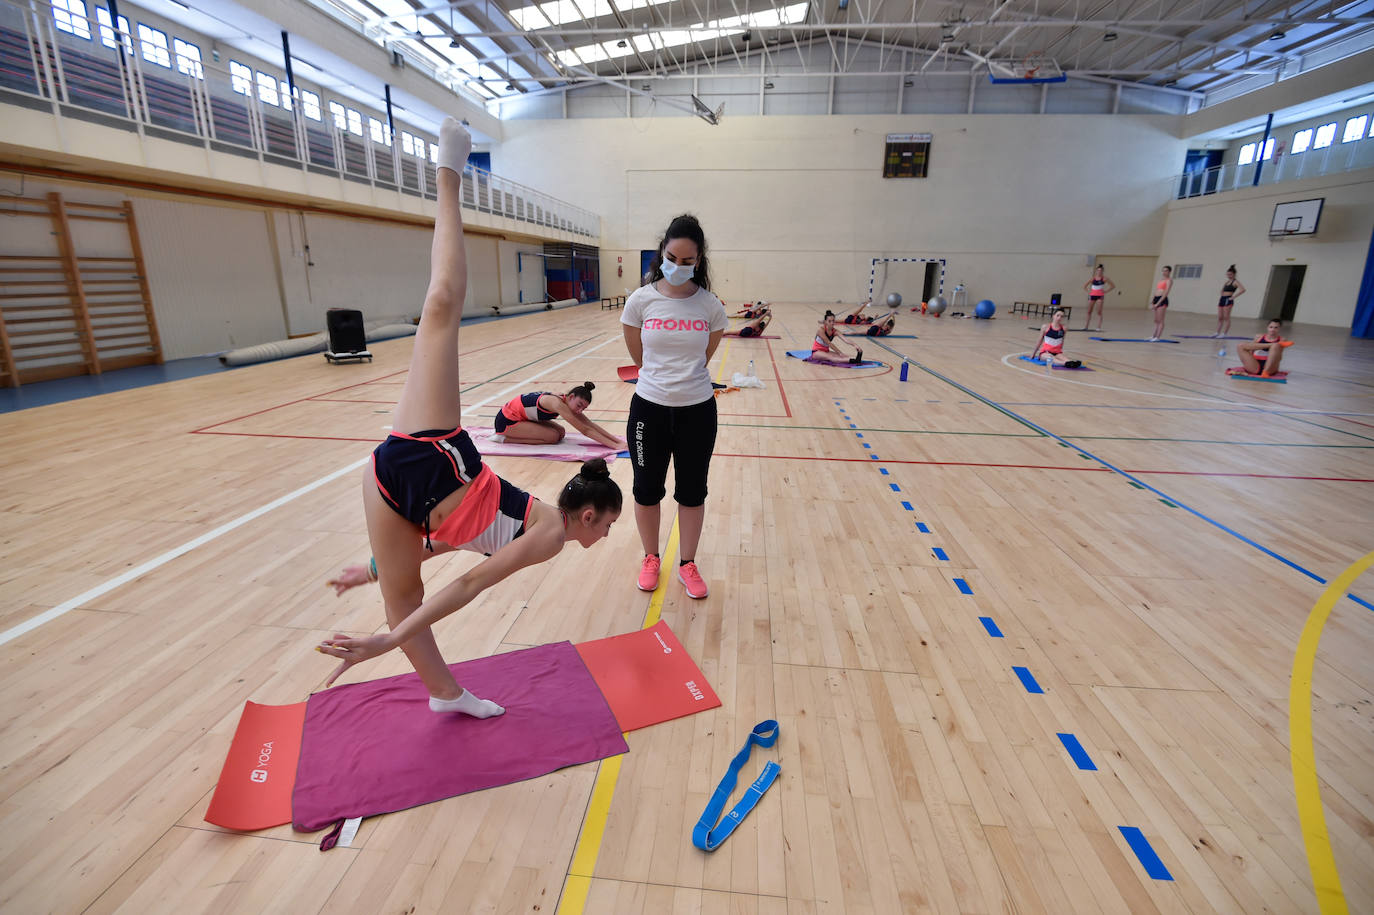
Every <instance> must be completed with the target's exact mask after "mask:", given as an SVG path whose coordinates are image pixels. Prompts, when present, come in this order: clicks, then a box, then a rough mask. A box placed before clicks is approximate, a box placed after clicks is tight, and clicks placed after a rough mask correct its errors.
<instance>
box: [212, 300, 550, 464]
mask: <svg viewBox="0 0 1374 915" xmlns="http://www.w3.org/2000/svg"><path fill="white" fill-rule="evenodd" d="M553 330H554V328H552V327H550V328H548V329H546V330H539V331H535V332H534V333H532V334H530V335H529V336H528V337H522V338H521V339H519V340H502V341H500V342H499V343H488V344H487V345H486V346H479V347H477V349H473V350H468V351H467V352H465V353H464V352H460V353H459V354H458V355H459V356H460V357H461V356H470V355H472V354H473V353H480V352H481V351H482V350H484V349H491V348H492V347H494V346H505V345H506V344H508V343H523V342H525V341H526V340H528V339H530V337H537V336H539V335H540V334H547V333H551V332H552V331H553ZM408 371H410V367H409V366H407V367H405V368H403V369H401V370H400V371H397V372H388V373H387V374H385V375H379V376H378V377H376V378H372V379H370V380H368V381H359V382H357V383H356V384H346V385H344V386H343V387H341V388H334V389H332V390H329V391H321V392H320V393H318V394H311V395H310V396H309V397H298V398H296V399H295V400H288V401H287V402H286V403H279V404H277V405H276V406H273V407H267V408H265V409H262V410H257V411H255V412H253V413H245V414H244V415H243V416H236V417H234V418H233V419H225V420H221V421H220V422H217V423H211V424H210V425H208V426H201V427H200V428H199V429H192V430H191V433H192V434H195V433H197V432H204V431H205V430H207V429H213V428H215V427H216V426H225V425H228V424H229V423H236V422H238V421H239V420H241V419H250V418H252V417H254V416H260V415H261V414H263V413H270V412H272V411H273V410H280V409H281V408H282V407H289V406H291V405H292V404H298V403H303V402H305V401H307V400H316V399H319V398H322V397H325V396H327V395H329V394H337V393H339V392H340V391H347V390H349V389H350V388H360V387H362V386H363V385H367V384H376V383H377V382H379V381H382V380H383V379H386V378H395V377H396V376H397V375H404V374H405V373H406V372H408ZM378 402H380V401H378ZM280 437H281V438H296V437H297V436H291V435H285V436H280ZM307 437H308V436H307ZM345 441H355V439H345Z"/></svg>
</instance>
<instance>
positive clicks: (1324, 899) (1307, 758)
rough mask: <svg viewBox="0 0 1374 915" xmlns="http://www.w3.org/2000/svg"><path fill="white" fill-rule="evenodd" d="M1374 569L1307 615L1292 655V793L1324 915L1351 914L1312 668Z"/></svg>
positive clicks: (1351, 575) (1368, 557) (1372, 560)
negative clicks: (1328, 633) (1318, 735)
mask: <svg viewBox="0 0 1374 915" xmlns="http://www.w3.org/2000/svg"><path fill="white" fill-rule="evenodd" d="M1371 565H1374V552H1371V553H1367V554H1365V556H1364V557H1363V558H1361V559H1358V560H1356V561H1355V563H1354V564H1353V565H1351V566H1350V568H1348V569H1346V570H1345V571H1344V572H1342V573H1341V574H1340V576H1339V577H1338V578H1336V580H1335V581H1333V582H1331V584H1329V585H1327V586H1326V590H1325V591H1323V592H1322V596H1321V597H1319V598H1317V603H1316V605H1315V606H1314V607H1313V608H1312V612H1311V613H1310V614H1308V616H1307V623H1306V624H1304V625H1303V627H1302V635H1301V636H1300V637H1299V638H1298V649H1297V652H1296V653H1295V654H1294V656H1293V675H1292V677H1291V678H1290V679H1289V681H1288V747H1289V754H1290V755H1291V758H1292V765H1293V791H1294V794H1295V795H1296V796H1297V801H1298V821H1299V822H1300V823H1301V824H1302V840H1303V844H1304V845H1305V846H1306V847H1307V866H1308V867H1309V868H1310V869H1311V871H1312V886H1313V889H1315V890H1316V894H1317V908H1318V910H1320V911H1321V913H1322V915H1346V913H1348V912H1349V911H1350V909H1349V907H1347V905H1346V902H1345V892H1344V891H1343V890H1342V889H1341V875H1340V874H1339V873H1338V872H1337V871H1336V858H1335V856H1334V855H1333V854H1332V853H1331V836H1330V835H1329V834H1328V833H1327V831H1326V813H1325V811H1324V810H1323V808H1322V796H1321V780H1320V779H1319V778H1318V777H1317V756H1316V749H1315V747H1314V745H1313V738H1312V668H1313V667H1314V666H1315V664H1316V661H1317V643H1318V642H1320V641H1321V637H1322V629H1323V628H1325V626H1326V620H1327V618H1328V617H1330V616H1331V610H1332V608H1334V607H1335V606H1336V601H1338V600H1340V599H1341V596H1342V595H1344V594H1346V593H1348V592H1349V591H1350V586H1351V585H1353V584H1354V583H1355V579H1357V578H1359V577H1360V575H1361V574H1363V573H1364V571H1365V570H1366V569H1368V568H1369V567H1370V566H1371Z"/></svg>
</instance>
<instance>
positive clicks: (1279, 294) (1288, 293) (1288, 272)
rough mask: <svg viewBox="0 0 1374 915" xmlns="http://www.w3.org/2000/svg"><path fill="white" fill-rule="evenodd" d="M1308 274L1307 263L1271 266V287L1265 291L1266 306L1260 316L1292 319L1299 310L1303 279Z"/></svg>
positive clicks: (1270, 319) (1281, 319) (1283, 319)
mask: <svg viewBox="0 0 1374 915" xmlns="http://www.w3.org/2000/svg"><path fill="white" fill-rule="evenodd" d="M1306 276H1307V265H1306V264H1283V265H1278V264H1275V265H1274V266H1273V267H1270V268H1269V288H1268V289H1266V290H1265V292H1264V307H1263V308H1262V309H1261V310H1260V317H1261V318H1264V319H1265V320H1268V321H1272V320H1273V319H1275V318H1278V319H1279V320H1280V321H1292V320H1293V316H1294V315H1295V314H1297V312H1298V298H1299V297H1300V296H1301V295H1302V281H1303V279H1304V278H1305V277H1306Z"/></svg>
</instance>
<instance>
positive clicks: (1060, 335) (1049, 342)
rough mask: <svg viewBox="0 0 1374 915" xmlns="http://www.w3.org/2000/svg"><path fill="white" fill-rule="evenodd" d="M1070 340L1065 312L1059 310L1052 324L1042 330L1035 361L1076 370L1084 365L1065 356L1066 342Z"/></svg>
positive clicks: (1052, 318) (1036, 344)
mask: <svg viewBox="0 0 1374 915" xmlns="http://www.w3.org/2000/svg"><path fill="white" fill-rule="evenodd" d="M1067 339H1068V328H1067V327H1065V326H1064V310H1063V309H1062V308H1060V309H1057V310H1056V311H1055V313H1054V315H1053V316H1052V317H1051V318H1050V323H1048V324H1046V325H1045V326H1043V327H1041V328H1040V339H1039V340H1037V341H1035V360H1036V361H1037V362H1053V363H1054V364H1055V365H1066V366H1068V367H1069V368H1071V369H1076V368H1078V367H1079V366H1080V365H1082V364H1083V363H1081V362H1079V361H1078V360H1077V359H1070V358H1068V357H1067V356H1065V355H1064V341H1065V340H1067Z"/></svg>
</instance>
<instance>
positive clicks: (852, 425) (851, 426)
mask: <svg viewBox="0 0 1374 915" xmlns="http://www.w3.org/2000/svg"><path fill="white" fill-rule="evenodd" d="M848 418H849V417H847V416H846V417H845V419H848ZM849 428H851V429H857V428H859V427H858V426H856V425H854V424H853V423H850V424H849Z"/></svg>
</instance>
